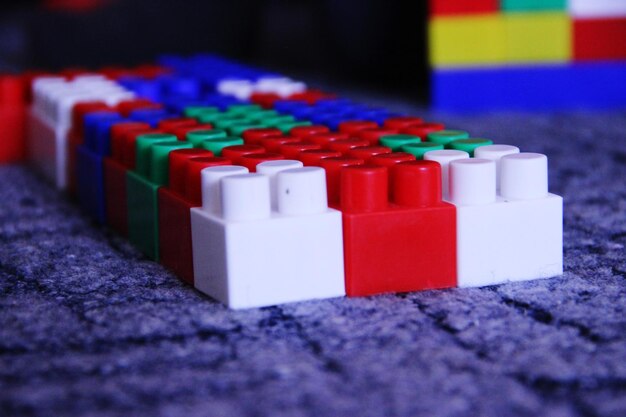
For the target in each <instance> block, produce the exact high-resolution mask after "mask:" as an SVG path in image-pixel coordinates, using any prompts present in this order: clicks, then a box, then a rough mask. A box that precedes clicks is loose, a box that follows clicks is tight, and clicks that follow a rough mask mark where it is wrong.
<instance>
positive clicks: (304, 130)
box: [289, 125, 330, 139]
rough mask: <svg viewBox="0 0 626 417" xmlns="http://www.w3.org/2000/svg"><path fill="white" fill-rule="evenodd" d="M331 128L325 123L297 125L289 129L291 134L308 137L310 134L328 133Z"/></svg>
mask: <svg viewBox="0 0 626 417" xmlns="http://www.w3.org/2000/svg"><path fill="white" fill-rule="evenodd" d="M328 132H330V129H329V128H328V127H327V126H324V125H312V126H296V127H294V128H293V129H291V130H290V131H289V134H290V135H291V136H295V137H297V138H301V139H306V138H308V137H309V136H313V135H320V134H322V133H328Z"/></svg>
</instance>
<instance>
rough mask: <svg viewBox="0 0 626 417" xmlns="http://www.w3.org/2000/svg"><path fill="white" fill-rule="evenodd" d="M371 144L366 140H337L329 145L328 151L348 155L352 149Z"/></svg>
mask: <svg viewBox="0 0 626 417" xmlns="http://www.w3.org/2000/svg"><path fill="white" fill-rule="evenodd" d="M369 144H370V143H369V142H368V141H366V140H365V139H358V138H350V139H340V140H335V141H333V142H331V143H329V144H328V149H330V150H332V151H337V152H341V154H342V155H346V154H347V153H348V151H349V150H350V149H352V148H357V147H359V146H368V145H369Z"/></svg>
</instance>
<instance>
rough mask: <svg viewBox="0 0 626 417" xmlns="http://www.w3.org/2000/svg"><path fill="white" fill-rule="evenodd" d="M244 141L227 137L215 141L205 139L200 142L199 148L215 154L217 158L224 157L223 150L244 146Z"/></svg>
mask: <svg viewBox="0 0 626 417" xmlns="http://www.w3.org/2000/svg"><path fill="white" fill-rule="evenodd" d="M243 144H244V143H243V139H241V138H239V137H236V136H226V137H222V138H215V139H205V140H203V141H202V142H200V145H199V147H200V148H202V149H206V150H209V151H211V152H213V154H214V155H216V156H222V149H224V148H226V147H229V146H237V145H243Z"/></svg>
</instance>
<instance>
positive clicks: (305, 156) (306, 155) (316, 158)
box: [299, 149, 341, 167]
mask: <svg viewBox="0 0 626 417" xmlns="http://www.w3.org/2000/svg"><path fill="white" fill-rule="evenodd" d="M340 156H341V152H337V151H329V150H326V149H312V150H309V151H302V152H300V157H299V159H300V161H302V163H303V164H304V166H305V167H310V166H315V167H318V166H320V165H321V163H322V159H325V158H337V157H340Z"/></svg>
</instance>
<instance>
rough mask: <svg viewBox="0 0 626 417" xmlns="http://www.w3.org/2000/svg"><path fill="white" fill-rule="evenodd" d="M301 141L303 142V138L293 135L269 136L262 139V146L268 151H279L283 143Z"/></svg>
mask: <svg viewBox="0 0 626 417" xmlns="http://www.w3.org/2000/svg"><path fill="white" fill-rule="evenodd" d="M300 142H302V139H300V138H294V137H293V136H282V137H269V138H264V139H262V140H261V146H263V147H264V148H265V149H266V150H267V151H268V152H271V153H279V149H280V146H281V145H285V144H287V143H300Z"/></svg>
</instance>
